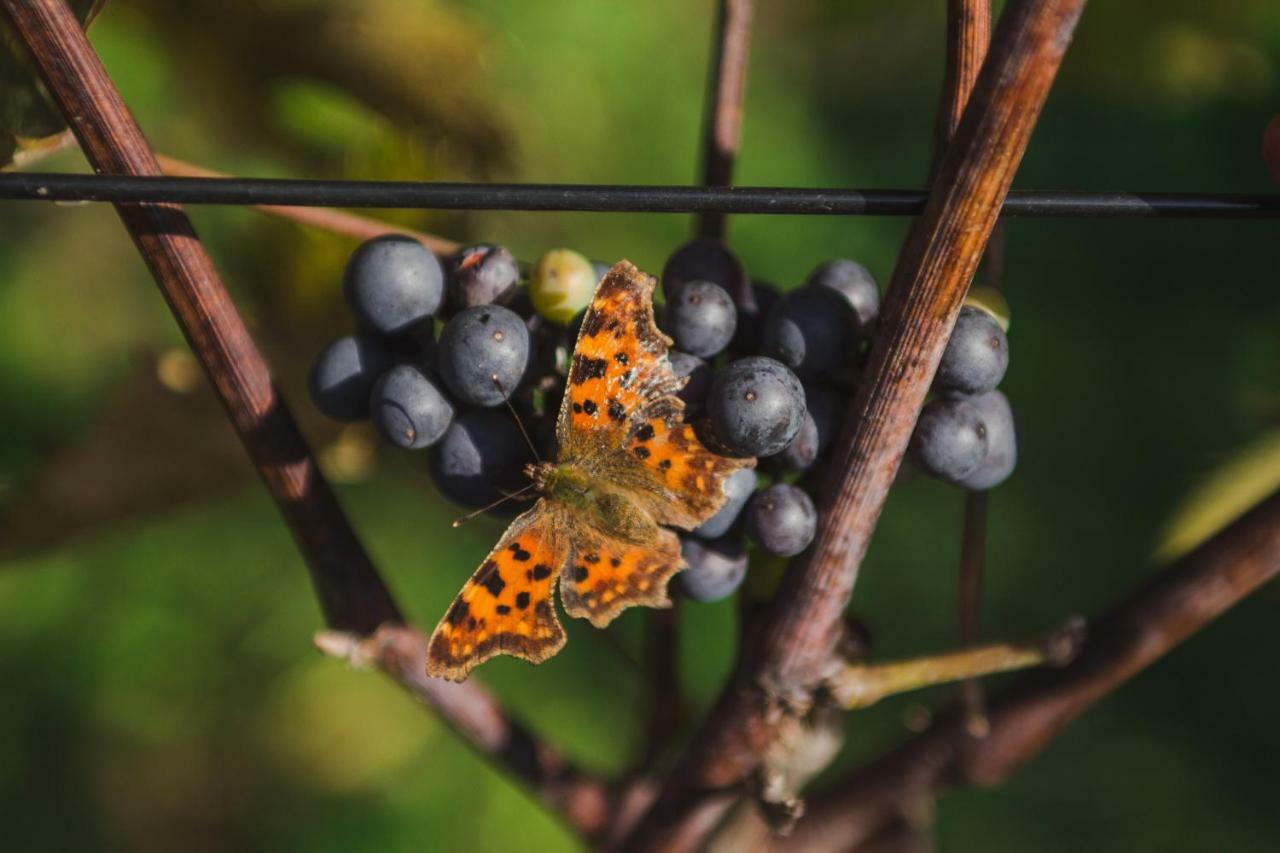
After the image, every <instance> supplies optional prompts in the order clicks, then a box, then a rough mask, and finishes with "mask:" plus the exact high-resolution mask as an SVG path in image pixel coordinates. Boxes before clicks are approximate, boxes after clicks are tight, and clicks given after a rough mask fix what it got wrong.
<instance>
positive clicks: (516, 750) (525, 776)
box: [0, 0, 607, 836]
mask: <svg viewBox="0 0 1280 853" xmlns="http://www.w3.org/2000/svg"><path fill="white" fill-rule="evenodd" d="M0 10H2V11H3V12H4V13H5V15H6V16H7V17H8V19H9V21H10V22H11V23H12V24H13V28H14V31H15V32H16V33H17V35H18V36H19V38H20V39H21V41H22V43H23V44H24V45H25V46H26V49H27V51H28V52H29V53H30V54H31V57H32V59H33V61H34V64H35V67H36V69H37V70H38V71H39V73H40V75H41V77H42V78H43V80H44V82H45V85H46V87H47V88H48V90H49V92H50V94H51V95H52V96H53V98H54V100H55V101H56V102H57V104H58V106H59V108H60V109H61V110H62V112H63V114H64V115H65V116H66V117H67V120H68V123H69V125H70V126H71V128H72V130H73V132H74V133H75V136H76V138H77V140H78V141H79V143H80V147H81V149H82V150H83V151H84V154H85V157H86V158H87V159H88V161H89V163H90V165H92V166H93V168H94V170H95V171H97V172H99V173H103V174H109V175H148V176H153V175H159V174H160V165H159V163H158V161H157V159H156V156H155V154H154V152H153V151H152V150H151V148H150V147H149V146H148V145H147V143H146V140H145V139H144V138H143V135H142V131H141V129H140V128H139V127H138V125H137V123H136V122H135V120H134V118H133V116H132V114H131V113H130V112H129V110H128V108H127V107H126V106H125V104H124V101H123V100H122V99H121V97H120V93H119V92H118V91H117V90H116V88H115V86H114V84H113V83H112V81H111V79H110V77H109V76H108V75H107V72H106V69H105V68H104V67H103V65H102V62H101V61H100V59H99V58H98V56H97V54H95V53H94V51H93V48H92V47H91V46H90V44H89V41H88V39H87V38H86V37H85V34H84V32H83V31H82V30H81V29H80V25H79V23H78V21H77V20H76V18H75V16H74V14H73V13H72V12H71V10H70V9H69V8H68V7H67V5H66V4H65V2H63V0H0ZM116 210H117V212H118V213H119V215H120V218H121V220H122V221H123V223H124V225H125V228H126V229H127V230H128V231H129V234H130V235H131V236H132V237H133V240H134V243H135V244H136V246H137V248H138V252H139V254H141V255H142V258H143V260H144V261H145V262H146V264H147V267H148V269H150V271H151V274H152V276H153V277H154V278H155V280H156V284H157V285H159V287H160V290H161V292H162V293H163V294H164V296H165V299H166V300H167V301H168V303H169V307H170V309H171V310H172V312H173V315H174V319H175V320H176V321H177V323H178V325H179V327H180V328H181V329H182V332H183V334H184V335H185V336H186V339H187V342H188V343H189V344H190V346H191V350H192V352H193V353H194V354H195V356H196V358H197V359H198V360H199V361H200V364H201V366H202V367H203V368H204V370H205V372H206V374H207V375H208V376H209V379H210V381H211V382H212V383H213V386H214V389H215V391H216V392H217V394H218V397H219V398H220V399H221V401H222V403H223V405H224V407H225V408H226V410H227V414H228V416H229V418H230V420H231V423H232V426H233V427H234V428H235V430H236V433H237V434H238V435H239V437H240V440H241V441H242V442H243V444H244V446H245V449H246V451H248V454H249V457H250V459H251V460H252V462H253V464H254V467H255V468H257V470H258V473H259V475H260V476H261V477H262V481H263V483H264V484H265V485H266V488H267V491H268V492H269V493H270V494H271V497H272V498H273V499H274V500H275V502H276V505H277V506H278V507H279V509H280V512H281V514H282V515H283V517H284V521H285V524H286V525H287V526H288V527H289V530H290V532H291V533H292V534H293V537H294V540H295V542H296V543H297V545H298V548H299V550H300V551H301V552H302V555H303V558H304V560H305V561H306V564H307V567H308V569H309V570H310V573H311V579H312V583H313V585H314V587H315V590H316V594H317V596H318V598H319V600H320V606H321V610H322V611H323V613H324V617H325V621H326V623H327V624H328V625H329V626H330V628H332V629H335V630H336V631H338V632H340V633H339V634H337V635H326V637H327V639H324V640H321V644H322V646H326V645H327V650H329V651H333V650H334V645H335V643H336V642H337V641H336V640H335V639H334V638H335V636H336V637H345V638H347V639H348V641H349V642H348V643H347V647H346V649H347V651H349V652H350V654H348V655H346V656H347V657H349V658H351V657H353V656H354V655H355V652H354V651H352V649H353V648H355V647H356V646H358V647H359V649H360V650H361V653H362V654H363V655H364V658H363V659H365V660H373V661H376V662H377V663H378V665H379V666H380V668H382V669H383V670H384V671H385V672H387V673H388V674H389V675H391V676H392V677H393V678H395V679H396V681H398V682H399V683H400V684H402V685H403V686H405V687H406V688H407V689H408V690H409V691H410V692H411V693H412V694H414V695H415V696H416V697H418V698H419V699H420V700H422V701H424V702H425V703H426V704H428V705H430V706H431V707H432V708H434V709H435V710H436V711H437V712H438V713H439V714H440V716H441V717H442V718H443V719H444V720H445V722H446V723H447V724H448V725H450V726H451V727H452V728H453V729H454V730H455V731H457V732H458V733H459V734H461V735H462V736H463V737H464V738H465V739H466V740H467V741H468V742H469V743H470V744H471V746H472V747H474V748H475V749H476V750H477V751H478V752H480V753H481V754H482V755H485V756H487V757H489V758H491V759H492V760H494V761H495V762H496V763H498V764H499V765H500V766H502V767H504V768H505V769H507V770H508V771H509V772H511V773H512V774H513V775H515V776H516V777H517V778H519V779H521V780H523V781H525V782H527V783H528V784H530V785H531V786H533V787H534V789H535V791H536V793H537V795H538V797H539V799H540V800H541V801H542V802H544V803H546V804H548V805H549V806H551V807H553V808H555V809H557V810H558V811H559V813H560V815H561V816H562V817H563V818H565V819H566V821H567V822H569V823H570V824H571V825H572V826H573V827H574V828H575V829H577V830H578V831H580V832H582V833H583V834H585V835H587V836H591V835H592V834H594V833H596V832H599V831H600V830H601V829H602V826H603V821H604V817H603V814H602V811H601V809H602V806H601V804H602V803H604V802H605V798H606V791H607V788H606V786H605V785H604V783H602V782H600V781H597V780H595V779H593V778H591V777H589V776H587V775H585V774H582V773H580V772H579V771H578V770H576V769H575V768H574V767H573V766H572V765H570V764H568V763H567V762H565V761H564V760H563V759H562V758H560V757H559V756H558V755H557V754H556V752H555V751H554V750H552V749H551V748H550V747H549V746H547V745H545V744H542V743H540V742H538V741H537V740H535V739H534V738H533V736H532V735H530V734H529V733H528V732H527V731H526V730H525V729H523V728H521V727H520V726H519V725H517V724H516V723H514V722H512V721H511V719H510V718H509V717H508V716H507V714H506V713H505V712H504V711H503V710H502V708H501V707H500V706H499V705H498V703H497V702H496V700H495V699H494V698H493V697H492V696H491V695H490V694H489V693H488V692H487V691H486V690H485V689H484V688H483V687H481V686H480V685H479V684H478V683H476V682H475V681H470V682H467V683H465V684H461V685H453V684H449V683H447V682H443V681H437V680H434V679H429V678H427V677H426V674H425V665H424V661H425V649H426V640H425V638H424V637H423V636H422V634H421V633H420V632H418V631H417V630H416V629H413V628H409V627H406V626H404V625H403V624H402V622H403V618H402V616H401V613H400V609H399V608H398V607H397V606H396V604H395V602H394V600H393V599H392V596H391V593H390V591H389V590H388V589H387V587H386V585H385V584H384V583H383V581H382V578H381V577H380V576H379V574H378V571H377V569H376V568H375V567H374V565H373V562H372V561H371V560H370V558H369V555H368V553H367V552H366V551H365V549H364V546H363V545H362V544H361V542H360V540H359V538H358V537H357V535H356V533H355V531H354V529H353V528H352V527H351V524H350V521H349V520H348V519H347V517H346V514H345V513H344V512H343V510H342V507H341V506H340V505H339V503H338V501H337V498H336V497H335V495H334V493H333V491H332V489H331V488H330V487H329V484H328V483H327V482H326V480H325V479H324V476H323V475H322V474H321V473H320V470H319V468H318V467H317V466H316V462H315V459H314V458H313V457H312V455H311V451H310V448H309V447H308V446H307V443H306V440H305V439H304V438H303V436H302V433H301V432H300V431H299V430H298V427H297V424H296V423H295V421H294V419H293V416H292V415H291V414H290V412H289V410H288V408H287V407H286V405H285V403H284V400H283V399H282V398H281V396H280V393H279V391H278V390H277V389H276V387H275V386H274V384H273V383H272V381H271V376H270V373H269V371H268V368H267V364H266V361H265V360H264V359H263V357H262V354H261V353H260V352H259V351H258V349H257V346H256V345H255V344H254V341H253V339H252V337H251V336H250V334H249V331H248V329H247V328H246V326H245V324H244V321H243V319H242V318H241V316H240V314H239V312H238V311H237V310H236V307H235V304H234V303H233V302H232V300H231V297H230V295H229V294H228V293H227V290H226V288H225V286H224V285H223V283H222V280H221V279H220V278H219V276H218V272H217V270H216V269H215V268H214V265H213V261H212V259H211V258H210V257H209V255H208V253H207V252H206V251H205V249H204V246H203V245H202V244H201V243H200V240H199V238H198V237H197V236H196V233H195V230H194V228H193V227H192V225H191V221H190V220H189V219H188V218H187V216H186V214H185V213H184V212H183V211H182V209H181V208H180V207H177V206H175V205H172V204H155V203H149V202H134V203H120V204H117V205H116ZM360 637H369V638H370V639H369V640H368V641H367V642H368V644H369V645H368V646H359V644H360V643H361V642H362V641H360V640H359V639H358V638H360ZM353 644H355V646H353Z"/></svg>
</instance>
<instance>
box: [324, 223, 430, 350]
mask: <svg viewBox="0 0 1280 853" xmlns="http://www.w3.org/2000/svg"><path fill="white" fill-rule="evenodd" d="M342 289H343V293H344V294H345V295H346V297H347V304H349V305H350V306H351V310H352V311H353V312H354V313H355V315H356V318H357V319H358V320H359V321H360V323H361V324H362V325H363V326H364V327H365V328H367V329H369V330H370V331H374V332H378V333H379V334H383V335H394V334H399V333H400V332H404V331H407V330H408V329H411V328H412V327H414V326H416V325H417V324H419V323H421V322H423V321H424V320H426V319H427V318H428V317H432V316H434V315H435V313H436V311H438V310H439V309H440V303H441V302H442V301H443V300H444V270H443V269H441V267H440V262H439V261H438V260H436V256H435V255H433V254H431V252H429V251H427V248H426V247H425V246H423V245H422V244H421V243H419V242H418V241H417V240H415V239H413V238H412V237H406V236H404V235H402V234H385V235H383V236H381V237H374V238H373V239H372V240H367V241H365V242H364V243H362V244H361V245H360V247H359V248H357V249H356V250H355V252H353V253H352V255H351V259H350V260H349V261H347V269H346V272H345V273H344V275H343V284H342Z"/></svg>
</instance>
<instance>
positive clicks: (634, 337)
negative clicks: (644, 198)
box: [427, 261, 755, 681]
mask: <svg viewBox="0 0 1280 853" xmlns="http://www.w3.org/2000/svg"><path fill="white" fill-rule="evenodd" d="M654 284H655V280H654V279H653V278H652V277H650V276H648V275H645V274H644V273H642V272H640V270H638V269H636V268H635V266H633V265H632V264H630V263H628V262H627V261H619V262H618V263H617V264H616V265H615V266H614V267H613V269H611V270H609V272H608V273H607V274H606V275H605V277H604V278H603V279H601V281H600V284H599V285H598V286H597V287H596V292H595V297H594V298H593V299H592V301H591V306H590V308H589V309H588V310H587V314H586V317H584V318H583V321H582V331H581V332H579V334H578V343H577V347H576V348H575V350H574V354H573V360H572V362H571V363H570V367H569V377H568V382H567V384H566V393H565V395H564V401H563V402H562V404H561V406H560V418H559V420H558V421H557V423H556V437H557V440H558V442H559V445H560V453H559V458H558V461H557V462H556V463H555V464H550V463H539V464H537V465H530V466H528V467H527V468H526V469H525V471H526V472H527V473H528V474H529V476H530V477H531V478H532V480H533V486H534V488H535V489H537V490H538V491H539V492H540V493H541V494H542V497H541V498H540V499H539V500H538V502H537V503H536V504H534V506H533V509H531V510H529V511H528V512H526V513H524V514H523V515H521V516H519V517H518V518H517V519H516V520H515V521H513V522H512V523H511V526H510V527H509V528H507V532H506V534H505V535H503V537H502V539H501V540H499V542H498V544H497V546H496V547H495V548H494V549H493V551H492V552H491V553H490V554H489V556H488V558H487V559H486V560H485V561H484V563H483V564H482V565H481V566H480V568H479V569H477V570H476V573H475V574H474V575H472V576H471V580H469V581H467V583H466V585H465V586H464V587H463V588H462V592H461V593H459V594H458V597H457V598H456V599H454V602H453V605H452V606H451V607H450V608H449V611H448V612H447V613H446V614H445V616H444V618H443V619H441V620H440V624H439V625H438V626H436V630H435V633H434V634H432V635H431V643H430V645H429V647H428V651H427V675H430V676H433V677H437V678H448V679H450V680H452V681H461V680H462V679H464V678H466V677H467V673H469V672H470V671H471V668H472V667H474V666H476V665H477V664H479V663H482V662H484V661H486V660H488V659H489V658H491V657H493V656H494V655H497V654H509V655H515V656H516V657H521V658H524V659H525V660H528V661H531V662H532V663H541V662H542V661H544V660H546V659H547V658H549V657H551V656H552V655H554V654H555V653H556V652H558V651H560V648H561V646H563V645H564V639H565V638H564V629H563V628H561V627H560V620H559V619H558V618H557V617H556V612H555V607H554V605H553V604H552V593H553V591H554V589H555V586H556V583H557V581H559V583H560V600H561V602H562V603H563V604H564V609H565V612H566V613H568V614H569V615H570V616H585V617H586V618H587V619H589V620H591V624H592V625H595V626H596V627H597V628H603V627H604V626H605V625H608V624H609V623H610V622H612V621H613V619H614V617H615V616H617V615H618V613H619V612H621V611H622V610H623V609H624V608H627V607H630V606H632V605H636V604H643V605H647V606H649V607H670V606H671V600H670V599H669V598H668V597H667V582H668V581H669V580H670V579H671V577H672V576H673V575H674V574H675V573H676V572H678V571H680V570H681V569H682V568H684V562H683V560H682V559H681V557H680V542H679V540H678V539H677V538H676V534H675V533H673V532H672V531H670V530H667V529H666V528H664V527H661V526H659V525H663V524H669V525H674V526H676V527H682V528H684V529H686V530H690V529H692V528H694V527H696V526H697V525H698V524H700V523H702V522H703V521H705V520H706V519H707V518H709V517H710V516H711V515H713V514H714V513H715V512H716V510H718V509H719V508H720V506H721V504H723V503H724V501H725V495H724V490H723V484H724V479H725V478H726V477H727V476H728V475H729V474H732V473H733V472H734V471H736V470H737V469H738V468H743V467H752V466H754V465H755V460H754V459H731V458H729V457H726V456H719V455H717V454H715V453H712V452H711V451H710V450H708V449H707V448H706V447H704V446H703V445H702V443H701V442H700V441H698V439H697V437H696V436H695V435H694V432H693V427H691V426H689V425H688V424H685V423H684V422H683V414H684V403H683V402H682V401H681V400H680V399H679V398H678V397H676V396H675V395H676V392H677V391H679V390H680V389H681V388H682V387H683V386H684V382H685V380H684V379H681V378H679V377H677V376H676V375H675V374H674V373H673V372H672V370H671V365H670V363H669V362H668V361H667V347H668V346H669V345H670V344H671V340H670V339H669V338H668V337H667V336H666V335H664V334H662V332H660V331H658V327H657V325H655V323H654V320H653V299H652V297H653V288H654Z"/></svg>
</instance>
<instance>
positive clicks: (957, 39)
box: [934, 0, 1001, 737]
mask: <svg viewBox="0 0 1280 853" xmlns="http://www.w3.org/2000/svg"><path fill="white" fill-rule="evenodd" d="M990 41H991V3H990V0H947V64H946V78H945V80H944V82H943V85H942V98H941V101H940V103H939V104H938V119H937V131H936V132H937V140H936V142H935V144H934V164H935V166H936V165H937V164H938V163H939V162H940V161H941V158H942V153H943V151H945V150H946V147H947V145H949V144H950V143H951V137H952V136H954V135H955V132H956V128H957V127H958V126H959V124H960V116H961V115H963V114H964V108H965V106H966V105H967V104H968V103H969V95H970V93H971V92H972V91H973V85H974V83H975V82H976V81H977V79H978V71H979V69H980V68H981V67H982V61H983V59H985V58H986V55H987V46H988V44H989V42H990ZM996 227H997V228H999V226H998V225H997V226H996ZM993 237H994V234H993ZM999 243H1000V241H997V240H994V239H993V240H992V241H991V242H990V243H988V245H987V249H986V252H985V253H984V256H985V258H986V259H987V264H988V266H987V269H988V270H989V269H990V258H991V256H992V255H993V254H996V253H998V252H999V251H1000V249H1001V246H1000V245H999ZM986 532H987V496H986V494H985V493H983V492H966V493H965V499H964V526H963V531H962V534H961V539H960V574H959V584H958V589H957V595H956V609H957V611H958V613H957V617H958V619H957V622H958V625H957V627H958V634H959V640H960V645H961V646H971V645H973V644H974V643H977V642H978V623H979V621H980V618H981V613H982V575H983V564H984V562H985V557H986V539H987V536H986ZM960 700H961V705H962V706H963V707H964V709H965V718H966V722H967V725H968V729H969V732H970V734H972V735H974V736H975V737H981V736H982V735H983V734H985V733H986V729H987V721H986V711H985V708H984V704H985V703H984V701H983V688H982V683H981V682H980V681H978V680H977V679H969V680H966V681H964V682H962V683H961V685H960Z"/></svg>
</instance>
